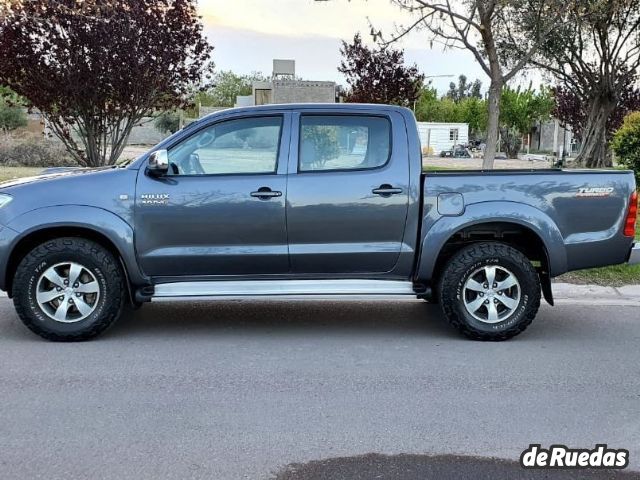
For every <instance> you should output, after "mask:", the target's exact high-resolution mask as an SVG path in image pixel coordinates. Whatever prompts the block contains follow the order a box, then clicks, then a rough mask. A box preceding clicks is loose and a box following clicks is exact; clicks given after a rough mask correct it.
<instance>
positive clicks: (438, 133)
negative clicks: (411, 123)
mask: <svg viewBox="0 0 640 480" xmlns="http://www.w3.org/2000/svg"><path fill="white" fill-rule="evenodd" d="M418 135H419V136H420V144H421V146H422V153H423V155H435V156H438V155H440V152H441V151H443V150H451V147H453V146H454V145H460V144H462V145H465V144H466V143H467V142H468V141H469V124H468V123H437V122H418Z"/></svg>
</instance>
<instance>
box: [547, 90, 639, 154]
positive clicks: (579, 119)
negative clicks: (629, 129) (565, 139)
mask: <svg viewBox="0 0 640 480" xmlns="http://www.w3.org/2000/svg"><path fill="white" fill-rule="evenodd" d="M553 97H554V108H553V116H554V117H556V118H557V119H558V120H559V121H560V123H562V125H566V126H569V127H571V130H572V131H573V134H574V135H575V136H576V137H577V138H578V139H580V140H582V135H583V131H584V129H585V126H586V124H587V120H588V118H589V105H590V103H589V99H588V98H582V97H581V96H580V94H579V93H578V92H576V91H575V90H574V89H572V88H570V87H568V86H564V85H559V86H557V87H554V89H553ZM635 110H640V89H639V88H636V87H635V86H634V85H633V83H632V82H630V83H628V84H627V86H626V87H625V88H624V89H623V90H622V92H621V93H620V98H619V99H618V102H617V105H616V108H615V109H614V110H613V112H612V113H611V115H609V119H608V120H607V126H606V131H605V138H606V141H607V142H609V141H610V140H611V138H612V136H613V134H614V132H615V131H616V130H617V129H618V128H620V126H621V125H622V122H623V120H624V118H625V116H627V115H628V114H629V113H630V112H633V111H635Z"/></svg>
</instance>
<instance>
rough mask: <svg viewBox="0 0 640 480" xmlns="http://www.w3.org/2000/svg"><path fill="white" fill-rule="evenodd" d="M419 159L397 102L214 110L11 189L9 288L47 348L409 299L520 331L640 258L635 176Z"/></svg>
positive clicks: (4, 245)
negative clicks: (279, 308)
mask: <svg viewBox="0 0 640 480" xmlns="http://www.w3.org/2000/svg"><path fill="white" fill-rule="evenodd" d="M420 152H421V150H420V141H419V138H418V133H417V129H416V123H415V119H414V117H413V114H412V112H411V111H409V110H407V109H404V108H400V107H393V106H382V105H353V104H352V105H330V104H325V105H312V104H308V105H270V106H262V107H251V108H241V109H230V110H225V111H222V112H218V113H215V114H213V115H210V116H208V117H206V118H203V119H202V120H200V121H198V122H195V123H193V124H191V125H189V126H187V127H186V128H184V129H183V130H181V131H179V132H177V133H176V134H174V135H172V136H171V137H169V138H167V139H166V140H164V141H163V142H162V143H160V144H159V145H158V146H156V147H155V148H153V149H152V150H151V151H150V152H149V153H147V154H145V155H142V156H141V157H140V158H138V159H136V160H135V161H132V162H130V163H129V164H127V165H121V166H118V167H108V168H97V169H78V170H70V171H59V172H55V173H49V174H44V175H40V176H37V177H32V178H26V179H22V180H17V181H12V182H5V183H3V184H0V289H2V290H5V291H7V292H8V293H9V296H10V297H12V298H13V301H14V304H15V308H16V310H17V312H18V315H19V316H20V318H21V319H22V321H23V322H24V323H25V325H26V326H27V327H29V328H30V329H31V330H33V331H34V332H35V333H37V334H39V335H41V336H42V337H44V338H47V339H50V340H85V339H88V338H91V337H94V336H96V335H98V334H99V333H101V332H103V331H104V330H105V329H106V328H108V327H109V326H110V325H112V324H113V323H114V322H115V321H116V319H117V318H118V317H119V316H120V314H121V311H122V309H123V307H124V306H125V305H126V304H130V305H131V306H134V307H137V306H140V305H141V304H143V303H144V302H147V301H177V300H187V301H199V300H205V299H230V298H247V297H258V298H265V299H267V298H278V299H284V298H300V297H305V298H327V297H330V298H353V297H354V296H355V297H359V298H372V297H374V296H397V295H410V296H413V297H418V298H424V299H427V300H431V301H434V302H439V303H440V305H441V306H442V310H443V312H444V315H445V317H446V318H447V320H448V321H449V322H450V323H451V325H452V326H453V327H455V328H456V329H458V330H459V331H460V332H461V333H463V334H464V335H466V336H468V337H470V338H473V339H478V340H505V339H508V338H510V337H513V336H515V335H517V334H519V333H520V332H522V331H523V330H524V329H525V328H526V327H527V326H528V325H529V324H530V323H531V321H532V320H533V318H534V317H535V315H536V313H537V311H538V308H539V306H540V298H541V296H544V298H545V299H546V301H547V302H548V303H550V304H552V305H553V296H552V289H551V278H552V277H555V276H557V275H560V274H562V273H565V272H568V271H570V270H577V269H582V268H588V267H597V266H602V265H611V264H618V263H624V262H631V263H637V262H639V261H640V245H638V244H635V245H634V233H635V221H636V214H637V194H636V186H635V181H634V176H633V174H632V173H631V172H628V171H617V170H606V171H604V170H603V171H593V170H589V171H580V170H571V171H562V170H535V171H534V170H503V171H441V172H430V173H427V174H424V173H423V172H422V158H421V153H420Z"/></svg>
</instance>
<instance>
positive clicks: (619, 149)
mask: <svg viewBox="0 0 640 480" xmlns="http://www.w3.org/2000/svg"><path fill="white" fill-rule="evenodd" d="M612 147H613V150H614V152H616V155H617V156H618V159H619V160H620V163H622V164H623V165H624V166H626V167H628V168H630V169H632V170H633V171H634V172H635V174H636V183H637V184H638V185H640V112H633V113H630V114H629V115H627V116H626V117H625V118H624V121H623V123H622V126H621V127H620V129H619V130H618V131H617V132H616V133H615V135H614V136H613V142H612Z"/></svg>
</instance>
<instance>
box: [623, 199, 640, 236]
mask: <svg viewBox="0 0 640 480" xmlns="http://www.w3.org/2000/svg"><path fill="white" fill-rule="evenodd" d="M637 217H638V192H633V193H632V194H631V198H629V211H628V212H627V220H626V221H625V223H624V236H625V237H634V236H635V234H636V218H637Z"/></svg>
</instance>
